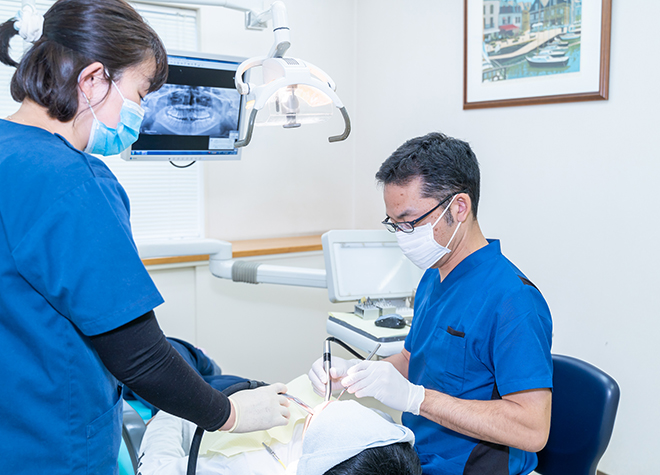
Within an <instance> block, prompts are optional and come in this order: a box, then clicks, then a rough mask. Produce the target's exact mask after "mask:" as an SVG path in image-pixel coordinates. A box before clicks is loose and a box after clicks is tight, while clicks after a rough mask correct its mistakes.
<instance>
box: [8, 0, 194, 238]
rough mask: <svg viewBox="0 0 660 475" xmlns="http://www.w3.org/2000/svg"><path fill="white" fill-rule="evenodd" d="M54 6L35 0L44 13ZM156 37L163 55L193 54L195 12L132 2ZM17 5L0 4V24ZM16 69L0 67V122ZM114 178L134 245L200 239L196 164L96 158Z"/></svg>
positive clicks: (18, 44)
mask: <svg viewBox="0 0 660 475" xmlns="http://www.w3.org/2000/svg"><path fill="white" fill-rule="evenodd" d="M53 3H54V2H53V1H51V0H37V2H36V4H37V9H38V11H39V12H40V13H41V14H43V13H45V12H46V11H47V10H48V8H49V7H50V5H52V4H53ZM132 5H133V7H134V8H135V9H136V10H137V11H138V12H139V13H140V14H141V15H142V16H143V17H144V18H145V20H146V21H147V22H148V23H149V25H151V27H152V28H153V29H154V30H155V31H156V32H157V33H158V35H159V36H160V37H161V39H162V40H163V43H164V44H165V47H166V48H167V49H168V50H172V49H175V50H184V51H196V50H197V49H198V31H197V11H196V10H193V9H186V8H177V7H165V6H160V5H151V4H141V3H132ZM20 7H21V1H20V0H0V21H6V20H7V19H9V18H12V17H14V16H15V15H16V13H17V12H18V10H19V9H20ZM11 46H12V57H13V58H14V59H16V60H19V59H20V57H21V55H22V52H23V50H24V48H25V47H26V46H29V45H27V43H26V42H24V41H23V40H22V39H21V38H19V37H18V36H16V37H14V38H13V39H12V44H11ZM14 71H15V69H14V68H10V67H8V66H5V65H2V64H0V117H7V116H8V115H10V114H12V113H13V112H15V111H16V110H17V109H18V107H19V105H18V104H17V103H16V102H14V101H13V100H12V98H11V95H10V93H9V83H10V80H11V76H12V75H13V73H14ZM100 158H101V159H102V160H104V162H105V163H106V164H107V165H108V167H109V168H110V169H111V170H112V172H113V173H114V174H115V175H116V176H117V179H118V180H119V182H120V183H121V184H122V186H123V187H124V189H125V190H126V193H127V194H128V196H129V198H130V201H131V226H132V228H133V235H134V237H135V239H136V241H149V240H161V239H186V238H201V237H204V190H203V183H204V176H203V167H202V166H201V164H196V165H194V166H192V167H189V168H176V167H173V166H172V165H171V164H170V163H168V162H139V161H138V162H125V161H123V160H122V159H121V158H119V156H112V157H100Z"/></svg>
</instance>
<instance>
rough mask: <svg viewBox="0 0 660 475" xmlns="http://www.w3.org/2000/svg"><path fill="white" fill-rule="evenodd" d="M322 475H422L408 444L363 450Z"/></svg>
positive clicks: (414, 452)
mask: <svg viewBox="0 0 660 475" xmlns="http://www.w3.org/2000/svg"><path fill="white" fill-rule="evenodd" d="M324 475H422V465H421V463H420V461H419V457H418V456H417V452H416V451H415V449H414V448H413V447H412V446H411V445H410V444H409V443H408V442H399V443H396V444H390V445H383V446H382V447H372V448H369V449H365V450H363V451H362V452H360V453H359V454H357V455H354V456H353V457H351V458H349V459H348V460H344V461H343V462H341V463H339V464H337V465H335V466H334V467H332V468H331V469H330V470H328V471H327V472H325V474H324Z"/></svg>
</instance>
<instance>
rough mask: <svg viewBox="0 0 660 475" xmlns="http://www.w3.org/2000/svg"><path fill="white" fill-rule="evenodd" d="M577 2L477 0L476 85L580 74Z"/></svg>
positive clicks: (579, 6) (579, 12) (579, 29)
mask: <svg viewBox="0 0 660 475" xmlns="http://www.w3.org/2000/svg"><path fill="white" fill-rule="evenodd" d="M581 25H582V0H527V1H520V0H483V46H482V82H494V81H507V80H512V79H519V78H528V77H534V76H545V75H549V74H566V73H577V72H579V71H580V39H581V34H582V30H581Z"/></svg>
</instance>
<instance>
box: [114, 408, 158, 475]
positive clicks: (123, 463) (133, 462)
mask: <svg viewBox="0 0 660 475" xmlns="http://www.w3.org/2000/svg"><path fill="white" fill-rule="evenodd" d="M138 404H140V403H138ZM138 409H139V407H138ZM142 412H144V414H145V416H147V417H151V411H147V410H146V408H145V411H142ZM146 428H147V426H146V425H145V422H144V419H143V418H142V416H141V415H140V413H138V411H137V410H136V409H134V408H133V406H131V405H130V404H129V403H128V402H126V401H124V417H123V421H122V426H121V439H122V441H121V447H120V449H119V461H118V463H119V475H135V474H136V473H137V467H138V456H139V451H140V444H141V443H142V436H143V435H144V431H145V430H146Z"/></svg>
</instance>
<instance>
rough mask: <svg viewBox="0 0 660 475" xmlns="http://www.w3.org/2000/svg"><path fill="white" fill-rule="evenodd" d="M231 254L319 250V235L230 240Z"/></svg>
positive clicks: (153, 261)
mask: <svg viewBox="0 0 660 475" xmlns="http://www.w3.org/2000/svg"><path fill="white" fill-rule="evenodd" d="M231 247H232V256H233V257H234V258H237V257H250V256H269V255H273V254H290V253H292V252H310V251H321V250H323V246H322V245H321V235H320V234H319V235H316V236H297V237H284V238H271V239H247V240H244V241H232V243H231ZM208 260H209V255H208V254H203V255H197V256H173V257H155V258H150V259H142V263H143V264H144V265H145V266H157V265H163V264H180V263H184V262H200V261H208Z"/></svg>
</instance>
